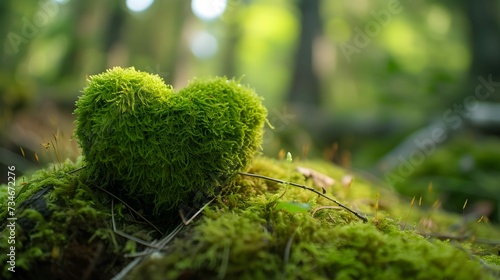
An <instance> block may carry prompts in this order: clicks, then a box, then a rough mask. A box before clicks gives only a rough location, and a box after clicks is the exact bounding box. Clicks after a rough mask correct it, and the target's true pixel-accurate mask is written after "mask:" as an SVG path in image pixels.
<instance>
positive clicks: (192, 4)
mask: <svg viewBox="0 0 500 280" xmlns="http://www.w3.org/2000/svg"><path fill="white" fill-rule="evenodd" d="M0 34H1V38H2V39H3V44H2V45H1V46H0V47H1V50H0V53H1V65H0V133H1V143H0V156H1V157H0V158H1V165H2V166H3V169H2V170H7V169H6V168H5V166H6V165H15V166H16V168H17V170H18V172H30V171H33V170H35V169H38V168H40V167H41V166H44V165H45V164H47V163H48V162H54V161H61V160H63V159H64V158H67V157H69V158H73V159H74V158H76V157H77V156H78V154H79V151H78V148H77V144H76V141H74V140H72V139H71V137H72V133H73V127H74V125H73V121H74V116H73V115H72V112H73V110H74V104H75V101H76V99H77V97H78V96H79V95H80V94H81V91H82V88H83V87H84V86H85V83H86V78H87V77H88V76H89V75H93V74H98V73H100V72H103V71H105V69H107V68H110V67H113V66H122V67H126V66H134V67H135V68H136V69H138V70H143V71H148V72H152V73H156V74H158V75H160V76H161V77H163V78H164V80H165V82H166V83H169V84H172V85H173V86H174V87H175V88H177V89H179V88H181V87H183V86H184V85H186V84H187V82H188V81H189V80H190V79H191V78H192V77H196V76H206V75H226V76H228V77H237V78H242V82H243V83H246V84H249V85H250V86H252V87H253V88H255V89H256V91H257V93H258V94H259V95H261V96H263V97H264V98H265V100H264V104H265V105H266V107H267V108H268V110H269V120H270V122H271V123H272V124H273V126H274V127H275V129H274V130H271V129H269V128H267V129H266V130H267V131H266V136H265V140H264V144H263V148H264V154H266V155H269V156H272V157H277V156H278V153H279V151H280V150H282V149H284V150H286V151H290V152H291V153H292V154H293V155H294V158H295V159H297V160H301V159H304V158H309V159H315V158H324V159H327V160H330V161H332V162H335V163H337V164H339V165H341V166H344V167H346V168H352V169H354V170H357V171H359V170H363V171H362V173H364V174H370V175H366V176H367V178H371V179H374V178H377V180H379V181H381V182H382V183H384V184H387V185H389V186H391V187H394V188H396V189H397V190H399V191H400V192H402V193H403V194H405V195H408V196H409V197H410V198H411V197H412V196H415V197H416V198H417V199H419V198H420V197H423V199H424V201H427V202H428V204H429V205H432V204H433V203H435V202H436V201H438V202H437V204H442V206H443V207H444V208H446V209H448V210H453V211H456V212H459V213H462V211H463V206H464V203H465V201H468V205H467V207H466V209H465V210H464V212H465V214H464V215H466V217H470V218H471V219H478V218H479V217H481V216H483V215H484V216H485V217H489V218H490V219H491V220H496V221H498V219H499V216H500V215H499V212H500V209H499V205H500V141H499V138H498V137H499V135H500V104H499V101H500V95H499V93H500V1H494V0H478V1H473V0H460V1H450V0H445V1H432V0H428V1H397V0H396V1H395V0H391V1H381V0H372V1H369V0H350V1H347V0H346V1H326V0H294V1H285V0H192V1H188V0H168V1H160V0H156V1H155V0H112V1H98V0H87V1H75V0H23V1H14V0H3V1H1V2H0ZM6 173H7V172H6V171H5V172H2V174H1V178H2V182H4V181H5V180H6V178H5V177H6V176H4V175H6ZM18 176H19V175H18ZM353 187H355V181H354V185H353ZM382 199H383V198H382Z"/></svg>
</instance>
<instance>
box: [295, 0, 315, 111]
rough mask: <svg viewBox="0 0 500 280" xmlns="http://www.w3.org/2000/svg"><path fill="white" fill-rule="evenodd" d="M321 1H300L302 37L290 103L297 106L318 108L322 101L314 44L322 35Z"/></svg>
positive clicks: (296, 55) (299, 43)
mask: <svg viewBox="0 0 500 280" xmlns="http://www.w3.org/2000/svg"><path fill="white" fill-rule="evenodd" d="M319 2H320V1H319V0H300V1H298V8H299V12H300V37H299V41H298V48H297V51H296V53H295V59H294V61H295V65H294V68H293V73H292V80H291V84H290V88H289V89H288V97H287V98H288V102H289V103H291V104H293V105H296V106H304V107H312V108H317V107H319V105H320V101H321V89H320V83H319V79H318V77H317V76H316V73H315V72H314V68H313V53H314V42H315V40H316V39H317V37H318V36H319V35H320V34H321V30H322V25H323V23H322V21H321V18H320V16H319V4H320V3H319Z"/></svg>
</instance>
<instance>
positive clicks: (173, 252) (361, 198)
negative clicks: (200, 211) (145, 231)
mask: <svg viewBox="0 0 500 280" xmlns="http://www.w3.org/2000/svg"><path fill="white" fill-rule="evenodd" d="M302 164H304V165H306V166H310V167H312V168H315V169H323V170H324V171H326V172H327V173H326V174H328V175H330V176H332V174H335V173H337V172H339V171H340V170H338V169H335V168H333V167H327V165H325V164H314V163H307V162H306V163H302ZM325 167H326V168H325ZM288 170H289V168H288V166H287V164H286V163H278V162H276V161H273V160H269V159H265V158H261V159H258V160H256V161H255V162H254V165H253V167H252V169H251V170H250V171H251V172H253V173H257V174H262V173H264V174H265V173H268V174H267V175H271V176H274V177H278V178H282V179H286V178H287V177H290V176H292V178H293V181H294V182H299V183H304V184H307V185H311V186H313V184H311V183H310V182H306V181H305V180H304V178H303V177H302V176H301V175H300V174H297V172H292V173H291V174H290V172H288ZM334 178H336V179H339V178H338V177H337V176H335V177H334ZM233 184H234V185H233V186H232V189H233V190H237V192H235V193H232V194H229V195H226V196H221V197H219V200H218V202H217V203H216V204H215V205H212V206H211V207H209V208H208V209H207V210H206V211H205V212H204V216H203V218H201V219H200V220H199V221H198V222H197V223H196V224H195V225H193V226H192V227H190V228H188V229H187V230H186V232H184V233H183V235H182V236H180V237H179V238H178V239H177V240H175V241H174V242H173V244H172V245H171V246H170V247H169V248H168V249H167V251H166V252H165V253H164V254H163V255H161V256H158V255H155V256H154V257H151V258H149V259H148V260H147V261H145V262H143V263H142V264H141V265H140V266H139V267H137V268H136V270H135V271H134V272H133V273H132V274H130V275H129V279H136V278H137V277H138V276H139V275H140V276H141V278H142V279H185V278H184V277H186V278H187V279H199V278H203V279H493V276H492V275H490V274H488V273H486V271H485V269H484V268H482V267H481V265H480V264H479V263H478V262H477V261H474V260H472V259H471V257H470V255H469V254H467V253H466V252H464V251H463V250H460V249H459V247H460V246H461V245H458V244H457V245H456V246H453V245H451V244H450V243H449V242H446V241H439V240H435V239H426V238H424V237H423V236H422V235H420V234H419V233H418V232H417V231H415V230H406V231H403V230H401V227H400V224H399V223H398V222H397V221H395V220H393V219H392V218H390V217H389V216H388V214H387V212H385V211H383V212H382V211H381V213H378V214H377V216H378V217H377V218H375V217H374V216H372V217H371V218H370V221H369V222H368V223H363V222H361V221H360V220H359V219H357V218H356V217H355V216H353V215H352V214H349V213H347V212H345V211H343V210H341V209H337V208H332V209H330V208H328V209H321V210H317V209H319V208H318V207H322V206H325V205H330V203H329V202H328V201H327V200H325V199H323V198H318V196H317V195H315V194H312V193H310V192H306V191H304V190H301V189H294V188H288V187H286V186H282V185H276V184H274V183H269V182H264V181H262V180H260V179H254V178H245V177H239V178H238V180H237V181H236V182H234V183H233ZM356 185H357V186H356ZM356 185H355V188H357V187H359V188H360V190H358V191H361V192H362V193H365V194H361V193H356V194H355V195H354V197H353V200H351V203H352V204H354V205H356V206H355V207H359V208H362V209H365V210H366V209H369V208H370V204H372V203H373V200H374V199H373V197H372V198H369V196H370V195H371V194H372V193H375V192H379V191H380V190H377V189H376V188H373V186H370V185H367V184H363V183H361V184H359V183H358V184H356ZM283 193H284V195H283ZM328 193H329V195H331V196H334V195H339V194H340V195H342V187H341V186H336V187H334V188H333V189H330V190H329V191H328ZM382 199H383V200H384V204H385V205H386V207H389V209H390V211H393V208H399V207H404V208H406V209H408V207H409V205H405V206H404V205H402V204H399V203H398V202H397V201H395V196H394V195H390V194H388V195H386V196H385V197H383V198H382ZM386 200H389V201H386ZM283 201H285V202H298V203H302V205H309V207H308V210H307V211H305V212H303V211H300V212H296V211H293V210H292V208H289V209H287V208H285V209H279V207H277V205H278V204H279V203H280V202H283ZM381 204H382V203H381ZM315 210H317V211H316V212H315ZM394 211H398V210H397V209H394ZM438 212H439V211H437V212H434V214H432V216H431V219H432V220H433V221H434V220H435V221H439V220H447V221H448V222H447V223H443V224H441V225H440V226H441V227H442V228H447V225H448V224H452V223H453V218H451V219H450V218H449V219H447V218H446V217H447V215H443V214H442V213H438ZM372 213H373V212H372ZM426 213H427V212H426ZM413 221H414V220H413ZM411 223H412V220H410V224H411ZM435 230H437V228H435ZM493 253H494V252H493V251H492V250H491V248H490V253H489V254H488V255H489V256H490V258H496V259H498V257H495V256H494V255H493Z"/></svg>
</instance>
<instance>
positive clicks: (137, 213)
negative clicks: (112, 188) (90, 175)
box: [94, 185, 163, 235]
mask: <svg viewBox="0 0 500 280" xmlns="http://www.w3.org/2000/svg"><path fill="white" fill-rule="evenodd" d="M94 186H95V187H96V188H98V189H100V190H101V191H103V192H105V193H107V194H109V195H110V196H112V197H113V198H115V199H116V200H118V201H120V202H121V203H122V204H123V205H125V206H127V207H128V208H129V209H130V210H131V211H132V212H134V213H135V214H136V215H137V216H139V217H140V218H141V219H143V220H144V221H145V222H146V223H147V224H148V225H150V226H151V227H153V228H154V229H155V230H156V231H158V232H159V233H160V234H161V235H163V232H162V231H161V230H159V229H158V228H157V227H156V226H155V225H154V224H153V223H151V222H150V221H148V220H147V219H146V218H144V217H143V216H142V215H141V214H139V212H137V211H135V210H134V208H132V207H130V206H129V205H128V204H127V203H125V201H123V200H122V199H120V198H119V197H117V196H116V195H114V194H112V193H111V192H109V191H107V190H105V189H103V188H101V187H99V186H96V185H94Z"/></svg>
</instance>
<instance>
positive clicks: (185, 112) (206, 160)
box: [75, 67, 267, 215]
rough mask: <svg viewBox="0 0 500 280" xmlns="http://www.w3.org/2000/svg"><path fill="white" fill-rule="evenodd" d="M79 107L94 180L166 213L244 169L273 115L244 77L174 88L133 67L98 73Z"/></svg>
mask: <svg viewBox="0 0 500 280" xmlns="http://www.w3.org/2000/svg"><path fill="white" fill-rule="evenodd" d="M76 107H77V108H76V110H75V114H76V116H77V119H76V129H75V135H76V136H77V138H78V141H79V144H80V146H81V147H82V150H83V155H84V156H85V158H86V165H87V167H88V168H87V169H86V170H85V171H84V172H85V173H87V174H88V178H89V179H91V180H93V182H95V183H96V184H100V185H101V186H103V187H105V188H107V189H109V190H112V191H114V192H118V193H120V194H122V193H123V194H124V195H128V199H129V200H137V205H146V204H147V205H149V204H150V203H151V202H153V209H154V211H155V213H157V214H159V215H163V214H166V212H168V211H170V210H172V209H177V207H178V206H179V205H180V204H190V203H192V201H193V200H195V201H198V202H203V201H204V200H205V199H206V197H211V196H213V195H214V194H215V193H216V192H217V191H218V187H219V185H220V184H219V183H220V182H226V181H228V180H229V179H231V178H232V177H233V176H234V175H235V173H236V172H237V171H243V170H245V169H246V168H247V167H248V164H249V162H250V160H251V159H252V158H253V157H254V155H255V154H256V152H257V150H258V149H259V148H260V145H261V142H262V137H263V126H264V122H265V120H266V116H267V110H266V109H265V107H264V106H263V105H262V103H261V98H260V97H259V96H257V94H256V93H255V92H254V90H253V89H251V88H249V87H246V86H244V85H242V84H240V83H239V81H237V80H234V79H227V78H226V77H213V78H203V79H202V78H198V79H194V80H192V81H190V82H189V84H188V85H187V86H186V87H185V88H183V89H181V90H179V91H178V92H175V91H174V90H173V88H172V87H171V86H168V85H166V84H165V83H164V81H163V79H162V78H160V77H159V76H158V75H154V74H149V73H146V72H141V71H137V70H135V69H134V68H133V67H131V68H120V67H115V68H113V69H109V70H107V71H106V72H104V73H101V74H98V75H94V76H91V77H90V78H89V80H88V84H87V86H86V87H85V88H84V90H83V95H82V96H81V97H80V98H79V99H78V101H77V102H76Z"/></svg>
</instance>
